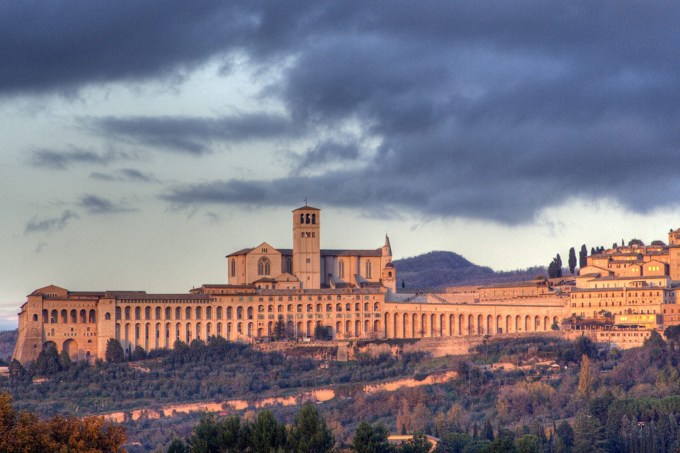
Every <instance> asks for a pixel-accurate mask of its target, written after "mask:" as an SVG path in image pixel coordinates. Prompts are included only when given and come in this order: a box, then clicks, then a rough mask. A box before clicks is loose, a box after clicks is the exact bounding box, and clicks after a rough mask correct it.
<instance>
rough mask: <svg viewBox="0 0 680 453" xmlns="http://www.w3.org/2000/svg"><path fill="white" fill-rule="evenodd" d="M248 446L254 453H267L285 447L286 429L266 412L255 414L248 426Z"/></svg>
mask: <svg viewBox="0 0 680 453" xmlns="http://www.w3.org/2000/svg"><path fill="white" fill-rule="evenodd" d="M250 444H251V445H252V448H253V451H255V452H256V453H269V452H271V451H279V450H283V449H284V448H285V447H286V427H285V425H284V424H283V423H280V422H279V421H278V420H277V419H276V418H275V417H274V415H273V414H272V413H271V412H270V411H268V410H266V411H262V412H260V413H259V414H257V418H256V419H255V421H254V422H253V423H252V425H251V426H250Z"/></svg>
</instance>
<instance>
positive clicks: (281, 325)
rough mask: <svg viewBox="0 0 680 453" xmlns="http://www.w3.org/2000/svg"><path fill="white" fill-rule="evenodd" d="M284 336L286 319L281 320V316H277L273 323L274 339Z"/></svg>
mask: <svg viewBox="0 0 680 453" xmlns="http://www.w3.org/2000/svg"><path fill="white" fill-rule="evenodd" d="M285 336H286V321H284V320H283V316H279V319H278V320H277V321H276V324H274V339H275V340H280V339H282V338H285Z"/></svg>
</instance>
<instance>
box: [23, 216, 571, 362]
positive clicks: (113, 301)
mask: <svg viewBox="0 0 680 453" xmlns="http://www.w3.org/2000/svg"><path fill="white" fill-rule="evenodd" d="M292 226H293V238H292V239H293V241H292V245H293V248H292V249H284V248H277V247H274V246H273V245H270V244H269V243H268V242H262V243H261V244H259V245H258V246H256V247H251V248H246V249H242V250H239V251H236V252H234V253H231V254H229V255H227V257H226V258H227V283H225V284H205V285H202V286H200V287H198V288H195V289H192V290H190V291H189V292H188V293H183V294H148V293H146V292H144V291H101V292H97V291H87V292H86V291H69V290H67V289H64V288H60V287H58V286H54V285H50V286H46V287H44V288H40V289H37V290H35V291H34V292H32V293H31V294H29V295H28V296H27V300H26V302H25V303H24V304H23V305H22V306H21V311H20V313H19V338H18V341H17V345H16V348H15V351H14V358H16V359H17V360H19V361H20V362H22V363H26V362H29V361H31V360H34V359H35V358H36V357H37V355H38V354H39V352H40V351H41V350H42V349H43V348H45V347H46V346H48V345H53V346H55V347H56V348H57V350H58V351H60V352H61V351H63V350H66V351H67V352H68V353H69V355H70V356H71V357H72V358H73V359H77V360H94V359H95V358H100V359H102V358H104V355H105V351H106V344H107V342H108V340H109V339H112V338H113V339H116V340H118V341H120V343H121V345H122V346H123V348H124V349H125V350H126V351H128V352H129V351H132V350H134V348H136V347H142V348H144V349H145V350H147V351H149V350H153V349H159V348H172V347H173V345H174V343H175V341H177V340H181V341H184V342H191V341H192V340H194V339H200V340H206V339H207V338H209V337H212V336H221V337H224V338H226V339H227V340H230V341H257V340H258V339H261V338H265V337H270V336H272V334H273V332H274V329H275V326H276V324H277V322H279V321H280V320H283V322H284V323H285V326H286V329H287V331H288V332H292V334H293V335H294V336H295V337H298V338H300V337H302V338H304V337H312V336H313V335H314V332H315V330H316V328H317V326H321V327H324V328H326V329H327V331H328V332H330V333H331V335H332V337H333V338H334V339H336V340H346V339H355V338H367V339H379V338H422V337H444V336H462V335H499V334H506V333H524V332H541V331H550V330H553V329H555V328H556V326H557V327H559V325H560V323H561V322H562V319H563V318H564V317H565V313H566V312H568V311H569V309H570V307H569V298H568V295H565V294H563V293H562V292H561V291H560V290H559V288H554V287H552V286H551V285H550V284H549V283H548V282H545V281H537V282H528V283H527V282H522V283H520V284H517V285H515V287H513V286H512V285H504V288H496V287H488V288H482V289H480V288H476V289H473V290H469V291H468V290H466V291H459V292H457V291H455V290H454V291H449V292H446V293H441V294H403V293H397V291H396V286H397V285H396V282H397V275H396V269H395V268H394V265H393V264H392V247H391V244H390V240H389V238H388V237H387V236H386V237H385V241H384V243H383V245H382V246H380V247H377V248H375V249H366V250H358V249H342V250H336V249H332V250H331V249H323V248H321V210H320V209H317V208H313V207H311V206H303V207H300V208H298V209H296V210H294V211H293V212H292ZM501 286H503V285H501ZM508 288H510V289H508ZM513 288H514V289H513ZM504 294H505V295H504ZM566 316H568V315H566Z"/></svg>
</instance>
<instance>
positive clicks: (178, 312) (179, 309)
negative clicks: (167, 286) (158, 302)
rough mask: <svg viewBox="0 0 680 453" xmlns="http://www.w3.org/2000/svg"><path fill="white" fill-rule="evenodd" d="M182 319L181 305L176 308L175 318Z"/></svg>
mask: <svg viewBox="0 0 680 453" xmlns="http://www.w3.org/2000/svg"><path fill="white" fill-rule="evenodd" d="M180 319H182V309H181V308H180V307H177V308H175V320H176V321H179V320H180Z"/></svg>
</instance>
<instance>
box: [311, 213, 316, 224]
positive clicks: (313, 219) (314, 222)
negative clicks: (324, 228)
mask: <svg viewBox="0 0 680 453" xmlns="http://www.w3.org/2000/svg"><path fill="white" fill-rule="evenodd" d="M312 225H316V214H312Z"/></svg>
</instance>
